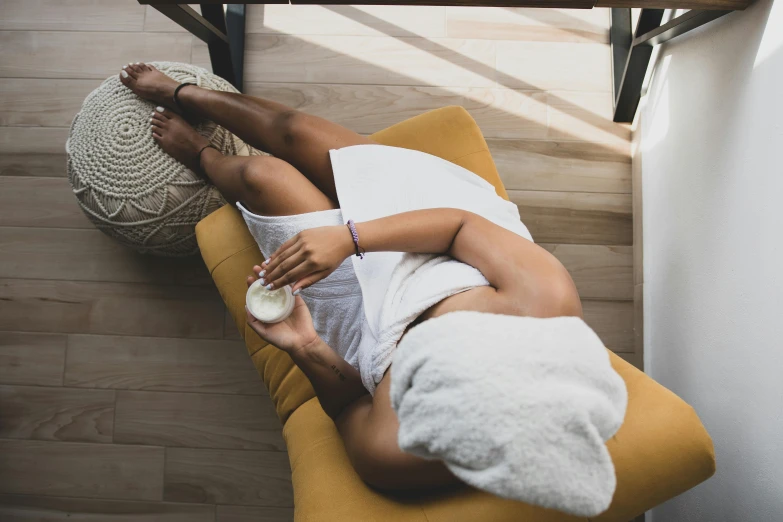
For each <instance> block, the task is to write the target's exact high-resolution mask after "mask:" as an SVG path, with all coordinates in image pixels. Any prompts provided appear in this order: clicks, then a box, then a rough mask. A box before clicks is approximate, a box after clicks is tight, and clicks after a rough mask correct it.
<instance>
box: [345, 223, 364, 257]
mask: <svg viewBox="0 0 783 522" xmlns="http://www.w3.org/2000/svg"><path fill="white" fill-rule="evenodd" d="M346 226H347V227H348V230H350V231H351V237H352V238H353V246H354V247H356V255H357V256H359V259H364V253H363V252H360V251H359V234H358V233H357V232H356V225H354V223H353V219H349V220H348V223H346Z"/></svg>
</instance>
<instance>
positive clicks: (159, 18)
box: [144, 4, 253, 34]
mask: <svg viewBox="0 0 783 522" xmlns="http://www.w3.org/2000/svg"><path fill="white" fill-rule="evenodd" d="M187 5H188V6H190V8H191V9H193V10H195V11H196V12H197V13H201V5H200V4H187ZM144 7H145V8H146V10H145V12H144V31H146V32H165V33H183V34H184V33H187V32H188V31H187V29H185V28H184V27H182V26H181V25H179V24H178V23H177V22H175V21H173V20H172V19H171V18H169V17H168V16H166V15H164V14H162V13H161V12H160V11H158V10H157V9H155V8H154V7H152V6H149V5H147V6H144ZM248 7H253V6H248Z"/></svg>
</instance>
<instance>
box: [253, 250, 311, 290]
mask: <svg viewBox="0 0 783 522" xmlns="http://www.w3.org/2000/svg"><path fill="white" fill-rule="evenodd" d="M291 259H293V258H291ZM286 262H288V261H286ZM290 262H291V264H292V265H293V264H294V263H298V264H296V266H294V267H293V268H291V269H289V270H286V271H285V272H283V273H281V274H280V275H279V276H275V275H274V274H272V275H271V276H270V278H268V279H264V280H265V281H267V282H268V283H270V284H271V285H272V288H283V287H284V286H285V285H290V284H293V283H296V282H297V281H299V280H300V279H302V278H304V277H307V276H309V275H310V274H312V273H313V269H312V267H311V266H310V263H307V258H306V257H305V256H304V255H302V257H301V258H299V259H295V260H293V261H290ZM283 264H285V263H283Z"/></svg>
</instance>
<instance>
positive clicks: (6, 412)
mask: <svg viewBox="0 0 783 522" xmlns="http://www.w3.org/2000/svg"><path fill="white" fill-rule="evenodd" d="M0 411H1V412H3V413H2V418H3V421H2V422H1V423H0V437H2V438H6V439H31V440H59V441H71V442H111V441H112V433H113V429H114V419H113V417H114V392H113V391H111V390H76V389H73V388H41V387H35V386H0Z"/></svg>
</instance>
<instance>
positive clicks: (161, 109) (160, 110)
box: [155, 106, 166, 112]
mask: <svg viewBox="0 0 783 522" xmlns="http://www.w3.org/2000/svg"><path fill="white" fill-rule="evenodd" d="M155 110H156V111H158V112H163V111H165V110H166V109H164V108H163V107H161V106H158V107H155Z"/></svg>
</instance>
